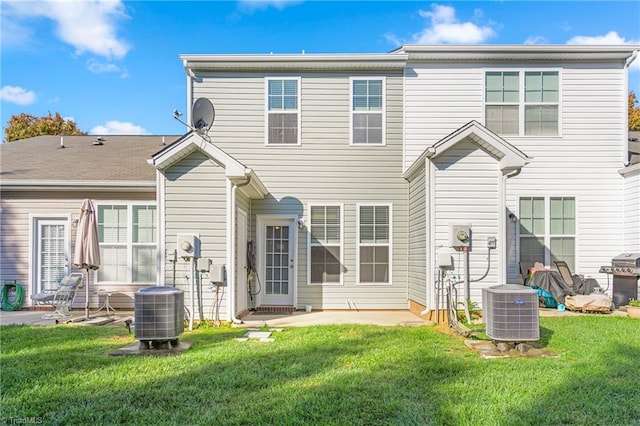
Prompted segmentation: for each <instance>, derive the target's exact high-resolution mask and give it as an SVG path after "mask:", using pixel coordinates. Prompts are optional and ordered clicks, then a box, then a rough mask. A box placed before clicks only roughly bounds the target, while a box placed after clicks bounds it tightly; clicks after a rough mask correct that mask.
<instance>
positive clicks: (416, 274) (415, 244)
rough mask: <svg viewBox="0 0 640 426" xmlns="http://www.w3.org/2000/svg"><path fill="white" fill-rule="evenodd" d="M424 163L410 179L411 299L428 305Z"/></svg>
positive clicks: (426, 214)
mask: <svg viewBox="0 0 640 426" xmlns="http://www.w3.org/2000/svg"><path fill="white" fill-rule="evenodd" d="M426 189H427V188H426V174H425V167H424V164H423V165H422V166H421V167H420V170H419V171H418V172H416V175H415V176H414V177H413V179H412V180H410V181H409V253H408V256H409V277H408V278H409V299H411V300H413V301H415V302H417V303H419V304H421V305H423V306H427V295H426V273H427V265H426V261H427V219H428V212H427V190H426Z"/></svg>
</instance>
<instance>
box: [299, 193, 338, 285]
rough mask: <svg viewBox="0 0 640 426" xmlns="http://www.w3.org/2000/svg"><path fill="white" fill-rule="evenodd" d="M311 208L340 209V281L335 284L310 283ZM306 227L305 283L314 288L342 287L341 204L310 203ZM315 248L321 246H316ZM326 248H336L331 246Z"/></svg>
mask: <svg viewBox="0 0 640 426" xmlns="http://www.w3.org/2000/svg"><path fill="white" fill-rule="evenodd" d="M312 207H339V208H340V244H339V247H340V279H339V281H338V282H337V283H312V282H311V247H313V246H316V244H313V243H312V242H311V226H312V225H311V208H312ZM308 208H309V209H308V217H307V219H306V222H307V227H308V229H309V232H307V283H308V284H309V285H314V286H341V285H344V204H343V203H310V204H309V205H308ZM317 246H323V244H318V245H317ZM328 246H331V247H333V246H338V244H331V245H328Z"/></svg>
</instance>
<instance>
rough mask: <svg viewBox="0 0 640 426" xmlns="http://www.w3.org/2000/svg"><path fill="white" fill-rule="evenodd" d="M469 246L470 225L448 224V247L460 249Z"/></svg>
mask: <svg viewBox="0 0 640 426" xmlns="http://www.w3.org/2000/svg"><path fill="white" fill-rule="evenodd" d="M470 246H471V225H450V226H449V247H451V248H453V249H456V250H462V249H463V248H464V247H470Z"/></svg>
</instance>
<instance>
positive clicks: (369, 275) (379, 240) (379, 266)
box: [357, 204, 392, 284]
mask: <svg viewBox="0 0 640 426" xmlns="http://www.w3.org/2000/svg"><path fill="white" fill-rule="evenodd" d="M391 235H392V229H391V204H386V205H358V237H357V238H358V282H359V283H360V284H388V283H391Z"/></svg>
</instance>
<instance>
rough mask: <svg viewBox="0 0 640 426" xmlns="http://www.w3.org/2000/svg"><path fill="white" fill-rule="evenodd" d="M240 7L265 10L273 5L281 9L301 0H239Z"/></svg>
mask: <svg viewBox="0 0 640 426" xmlns="http://www.w3.org/2000/svg"><path fill="white" fill-rule="evenodd" d="M238 3H239V5H240V8H241V9H244V10H248V11H254V10H266V9H268V8H270V7H273V8H275V9H278V10H282V9H284V8H285V7H287V6H293V5H295V4H299V3H302V1H301V0H240V1H239V2H238Z"/></svg>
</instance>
